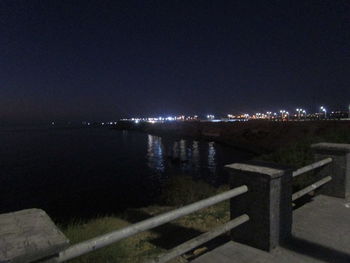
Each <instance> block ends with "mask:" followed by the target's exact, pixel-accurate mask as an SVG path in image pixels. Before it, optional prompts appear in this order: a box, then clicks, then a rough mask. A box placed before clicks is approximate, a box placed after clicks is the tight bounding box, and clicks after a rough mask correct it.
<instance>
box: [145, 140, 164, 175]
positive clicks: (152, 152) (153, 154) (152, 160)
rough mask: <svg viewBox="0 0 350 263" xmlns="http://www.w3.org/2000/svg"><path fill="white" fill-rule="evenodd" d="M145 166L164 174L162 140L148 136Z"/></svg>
mask: <svg viewBox="0 0 350 263" xmlns="http://www.w3.org/2000/svg"><path fill="white" fill-rule="evenodd" d="M147 164H148V167H150V168H152V169H154V170H156V171H158V172H164V155H163V144H162V138H160V137H157V136H152V135H148V147H147Z"/></svg>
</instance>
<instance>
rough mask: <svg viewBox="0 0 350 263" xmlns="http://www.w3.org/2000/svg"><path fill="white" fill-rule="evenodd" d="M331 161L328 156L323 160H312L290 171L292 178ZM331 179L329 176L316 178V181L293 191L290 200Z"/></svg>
mask: <svg viewBox="0 0 350 263" xmlns="http://www.w3.org/2000/svg"><path fill="white" fill-rule="evenodd" d="M332 161H333V159H332V158H330V157H328V158H325V159H323V160H320V161H317V162H314V163H312V164H309V165H307V166H304V167H302V168H299V169H297V170H295V171H294V172H293V173H292V176H293V178H295V177H297V176H299V175H301V174H304V173H307V172H310V171H312V170H315V169H317V168H320V167H323V166H325V165H327V164H329V163H331V162H332ZM331 180H332V177H331V176H326V177H324V178H322V179H321V180H318V181H317V182H315V183H313V184H311V185H309V186H307V187H305V188H304V189H301V190H299V191H297V192H296V193H293V195H292V201H295V200H297V199H299V198H300V197H302V196H304V195H306V194H308V193H310V192H312V191H314V190H316V189H317V188H319V187H321V186H322V185H324V184H326V183H328V182H329V181H331Z"/></svg>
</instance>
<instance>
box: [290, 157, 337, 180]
mask: <svg viewBox="0 0 350 263" xmlns="http://www.w3.org/2000/svg"><path fill="white" fill-rule="evenodd" d="M332 161H333V159H332V158H330V157H329V158H326V159H323V160H321V161H318V162H315V163H312V164H309V165H307V166H304V167H301V168H299V169H297V170H295V171H294V172H293V177H296V176H298V175H301V174H303V173H306V172H309V171H311V170H314V169H316V168H319V167H322V166H324V165H326V164H328V163H331V162H332Z"/></svg>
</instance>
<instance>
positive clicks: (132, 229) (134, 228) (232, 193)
mask: <svg viewBox="0 0 350 263" xmlns="http://www.w3.org/2000/svg"><path fill="white" fill-rule="evenodd" d="M247 191H248V187H247V186H246V185H242V186H240V187H237V188H234V189H231V190H229V191H227V192H224V193H221V194H218V195H215V196H212V197H209V198H206V199H203V200H201V201H198V202H195V203H193V204H190V205H187V206H184V207H181V208H179V209H176V210H173V211H169V212H166V213H163V214H161V215H158V216H154V217H152V218H149V219H146V220H143V221H141V222H139V223H136V224H133V225H130V226H128V227H125V228H122V229H120V230H117V231H114V232H110V233H107V234H104V235H101V236H98V237H95V238H92V239H90V240H87V241H84V242H81V243H78V244H75V245H72V246H70V247H69V248H67V249H66V250H63V251H62V252H60V253H59V256H58V262H63V261H67V260H70V259H73V258H76V257H79V256H81V255H83V254H86V253H89V252H92V251H94V250H96V249H99V248H102V247H105V246H108V245H110V244H112V243H115V242H117V241H119V240H122V239H125V238H127V237H130V236H132V235H135V234H138V233H140V232H143V231H146V230H150V229H152V228H155V227H158V226H160V225H163V224H165V223H168V222H170V221H173V220H175V219H178V218H180V217H183V216H186V215H188V214H191V213H193V212H196V211H198V210H200V209H203V208H206V207H209V206H212V205H215V204H217V203H220V202H222V201H225V200H228V199H231V198H233V197H236V196H238V195H241V194H243V193H246V192H247ZM248 220H249V217H248V216H247V215H246V214H244V215H242V216H240V217H237V218H235V219H233V220H231V221H229V222H228V223H226V224H224V225H222V226H220V227H217V228H215V229H214V230H212V231H209V232H207V233H204V234H202V235H200V236H199V237H196V238H194V239H192V240H190V241H187V242H185V243H184V244H182V245H180V246H178V247H175V248H174V249H172V250H170V252H168V253H167V254H165V255H162V256H161V257H160V258H158V259H156V260H157V261H156V262H165V261H167V260H170V259H172V258H174V257H176V256H179V255H181V254H184V253H186V252H187V251H189V250H191V249H192V248H195V247H196V246H198V245H201V244H203V243H205V242H207V241H209V240H211V239H213V238H215V237H217V236H219V235H221V234H222V233H224V232H226V231H229V230H231V229H233V228H234V227H237V226H239V225H240V224H243V223H244V222H246V221H248ZM190 247H191V248H190ZM189 248H190V249H189Z"/></svg>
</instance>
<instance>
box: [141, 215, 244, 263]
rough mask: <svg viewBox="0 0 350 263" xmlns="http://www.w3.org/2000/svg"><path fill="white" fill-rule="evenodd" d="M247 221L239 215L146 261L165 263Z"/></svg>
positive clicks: (149, 262)
mask: <svg viewBox="0 0 350 263" xmlns="http://www.w3.org/2000/svg"><path fill="white" fill-rule="evenodd" d="M248 220H249V216H248V215H246V214H244V215H241V216H239V217H237V218H235V219H233V220H231V221H228V222H227V223H225V224H223V225H220V226H217V227H215V228H214V229H213V230H211V231H208V232H206V233H203V234H201V235H200V236H198V237H195V238H193V239H191V240H189V241H186V242H185V243H182V244H181V245H179V246H177V247H175V248H173V249H171V250H170V251H169V252H166V253H164V254H163V255H160V256H158V257H157V258H155V259H153V260H150V261H148V263H165V262H167V261H169V260H171V259H173V258H176V257H178V256H181V255H183V254H184V253H186V252H188V251H190V250H192V249H194V248H196V247H198V246H200V245H202V244H204V243H206V242H208V241H210V240H212V239H214V238H216V237H218V236H220V235H222V234H224V233H226V232H227V231H230V230H231V229H233V228H235V227H237V226H239V225H241V224H243V223H245V222H247V221H248Z"/></svg>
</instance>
